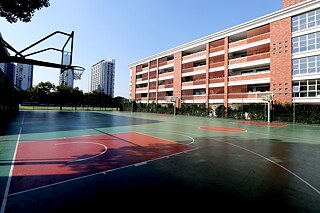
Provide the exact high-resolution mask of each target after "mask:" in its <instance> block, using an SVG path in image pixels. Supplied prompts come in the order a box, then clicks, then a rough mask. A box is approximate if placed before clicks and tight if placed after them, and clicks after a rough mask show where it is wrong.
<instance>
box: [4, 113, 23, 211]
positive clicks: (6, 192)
mask: <svg viewBox="0 0 320 213" xmlns="http://www.w3.org/2000/svg"><path fill="white" fill-rule="evenodd" d="M24 116H25V114H23V117H22V121H21V124H20V130H19V135H18V138H17V142H16V147H15V150H14V153H13V156H12V157H13V160H12V161H11V166H10V171H9V176H8V180H7V185H6V189H5V192H4V196H3V200H2V204H1V210H0V213H4V212H5V208H6V205H7V200H8V197H9V188H10V184H11V179H12V173H13V167H14V164H15V161H16V155H17V151H18V145H19V141H20V138H21V132H22V127H23V123H24Z"/></svg>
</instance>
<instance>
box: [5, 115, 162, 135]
mask: <svg viewBox="0 0 320 213" xmlns="http://www.w3.org/2000/svg"><path fill="white" fill-rule="evenodd" d="M22 120H23V124H24V125H23V133H24V134H29V133H46V132H57V131H71V130H82V129H94V128H108V127H119V126H132V125H142V124H152V123H158V122H161V121H157V120H151V119H140V118H132V117H126V116H116V115H111V114H102V113H96V112H65V111H49V112H48V111H43V112H42V111H25V112H21V113H19V114H18V115H17V116H16V117H14V118H12V119H11V122H10V124H3V126H2V128H0V136H1V135H14V134H19V130H20V126H21V122H22Z"/></svg>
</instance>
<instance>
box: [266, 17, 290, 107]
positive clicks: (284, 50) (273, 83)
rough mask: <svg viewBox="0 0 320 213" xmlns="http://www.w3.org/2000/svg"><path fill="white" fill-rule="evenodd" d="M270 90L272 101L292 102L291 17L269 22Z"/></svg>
mask: <svg viewBox="0 0 320 213" xmlns="http://www.w3.org/2000/svg"><path fill="white" fill-rule="evenodd" d="M270 31H271V32H270V40H271V42H270V91H271V92H273V93H274V99H273V100H274V101H275V102H278V103H281V104H285V103H292V56H291V17H288V18H285V19H282V20H279V21H276V22H273V23H271V24H270Z"/></svg>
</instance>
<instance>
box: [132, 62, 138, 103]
mask: <svg viewBox="0 0 320 213" xmlns="http://www.w3.org/2000/svg"><path fill="white" fill-rule="evenodd" d="M136 74H137V67H133V68H132V73H131V99H135V98H136Z"/></svg>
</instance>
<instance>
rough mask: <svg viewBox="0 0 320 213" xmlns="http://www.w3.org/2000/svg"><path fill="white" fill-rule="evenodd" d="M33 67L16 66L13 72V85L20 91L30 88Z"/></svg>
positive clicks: (26, 65)
mask: <svg viewBox="0 0 320 213" xmlns="http://www.w3.org/2000/svg"><path fill="white" fill-rule="evenodd" d="M32 79H33V65H30V64H17V66H16V70H15V77H14V84H15V85H16V86H17V87H19V88H21V89H22V90H27V89H29V88H30V87H32Z"/></svg>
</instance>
